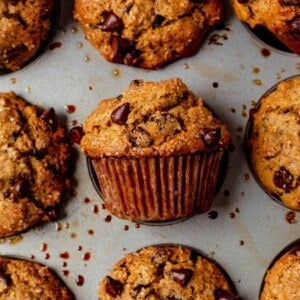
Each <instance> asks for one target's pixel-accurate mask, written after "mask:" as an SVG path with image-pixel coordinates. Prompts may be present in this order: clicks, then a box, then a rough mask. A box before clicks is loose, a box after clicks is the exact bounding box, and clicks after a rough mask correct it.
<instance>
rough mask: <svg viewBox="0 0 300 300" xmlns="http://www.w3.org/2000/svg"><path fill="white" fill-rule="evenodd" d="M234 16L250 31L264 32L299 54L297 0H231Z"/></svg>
mask: <svg viewBox="0 0 300 300" xmlns="http://www.w3.org/2000/svg"><path fill="white" fill-rule="evenodd" d="M233 8H234V11H235V14H236V16H237V17H238V18H239V19H240V20H241V21H242V22H243V23H245V24H247V25H249V27H250V28H252V29H254V30H255V29H259V28H261V29H262V30H264V29H265V30H266V31H267V32H269V33H271V34H272V35H273V36H274V37H276V38H277V39H278V40H279V41H281V42H282V43H283V44H284V45H285V46H286V47H287V48H288V49H290V50H291V51H292V52H294V53H296V54H298V55H299V54H300V2H299V1H297V0H271V1H264V0H233Z"/></svg>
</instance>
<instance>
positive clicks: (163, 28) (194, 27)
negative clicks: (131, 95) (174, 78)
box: [74, 0, 225, 69]
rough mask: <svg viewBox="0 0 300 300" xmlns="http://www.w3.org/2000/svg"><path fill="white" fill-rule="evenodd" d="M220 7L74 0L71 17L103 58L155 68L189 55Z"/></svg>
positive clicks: (219, 17) (219, 16)
mask: <svg viewBox="0 0 300 300" xmlns="http://www.w3.org/2000/svg"><path fill="white" fill-rule="evenodd" d="M224 6H225V4H224V1H221V0H209V1H191V0H184V1H182V0H176V1H149V0H143V1H140V0H139V1H137V0H134V1H132V0H126V1H121V0H104V1H97V0H89V1H86V0H75V2H74V18H75V19H76V20H77V21H78V22H79V24H80V25H81V27H82V29H83V31H84V34H85V36H86V38H87V39H88V41H89V42H90V43H91V44H92V45H93V46H94V47H95V48H96V49H97V50H98V51H99V52H100V54H101V55H102V56H103V57H104V58H105V59H106V60H108V61H109V62H114V63H120V64H125V65H131V66H136V67H140V68H144V69H158V68H161V67H163V66H165V65H167V64H169V63H171V62H173V61H175V60H177V59H179V58H181V57H187V56H191V55H193V54H195V53H196V52H197V51H198V50H199V48H200V46H201V45H202V44H203V42H204V40H205V38H206V37H207V34H208V33H209V32H210V31H212V30H213V29H214V28H215V27H216V26H217V25H219V24H220V23H222V22H223V21H224V18H225V7H224ZM183 29H184V30H183Z"/></svg>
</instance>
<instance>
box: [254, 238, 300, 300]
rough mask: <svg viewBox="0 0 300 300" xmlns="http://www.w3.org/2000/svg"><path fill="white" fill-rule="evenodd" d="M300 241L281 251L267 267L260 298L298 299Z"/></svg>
mask: <svg viewBox="0 0 300 300" xmlns="http://www.w3.org/2000/svg"><path fill="white" fill-rule="evenodd" d="M299 282H300V241H298V242H297V243H295V245H293V247H291V248H290V247H289V249H288V250H287V251H284V252H283V253H281V255H280V256H279V257H278V258H276V260H275V261H274V262H273V263H272V265H271V266H270V268H269V269H268V271H267V273H266V275H265V278H264V282H263V286H262V290H261V293H260V298H259V299H260V300H277V299H289V300H298V299H300V288H299Z"/></svg>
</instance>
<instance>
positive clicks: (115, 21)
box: [101, 11, 124, 31]
mask: <svg viewBox="0 0 300 300" xmlns="http://www.w3.org/2000/svg"><path fill="white" fill-rule="evenodd" d="M123 27H124V24H123V21H122V19H121V18H119V17H118V16H117V15H116V14H115V13H113V12H112V11H111V12H107V13H106V15H105V19H104V22H103V23H102V25H101V29H102V30H103V31H121V30H122V29H123Z"/></svg>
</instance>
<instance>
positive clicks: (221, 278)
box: [98, 246, 237, 300]
mask: <svg viewBox="0 0 300 300" xmlns="http://www.w3.org/2000/svg"><path fill="white" fill-rule="evenodd" d="M98 297H99V299H101V300H110V299H119V300H121V299H124V300H125V299H126V300H127V299H153V300H154V299H185V300H187V299H193V300H197V299H198V300H199V299H201V300H204V299H205V300H221V299H232V300H234V299H237V297H236V296H235V295H234V293H233V289H232V284H231V282H230V280H229V278H228V277H227V276H226V275H225V274H224V272H223V271H221V269H220V268H219V267H218V266H217V265H216V264H215V263H213V262H212V261H209V260H208V259H206V258H205V257H203V256H200V255H198V254H197V253H196V252H194V251H192V250H191V249H189V248H187V247H181V246H150V247H146V248H144V249H142V250H140V251H137V252H133V253H129V254H127V255H125V256H124V257H123V258H122V259H121V260H120V261H119V262H117V263H116V265H114V266H113V268H112V270H111V271H110V272H109V274H108V275H107V276H106V277H105V278H103V279H101V281H100V285H99V291H98Z"/></svg>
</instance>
